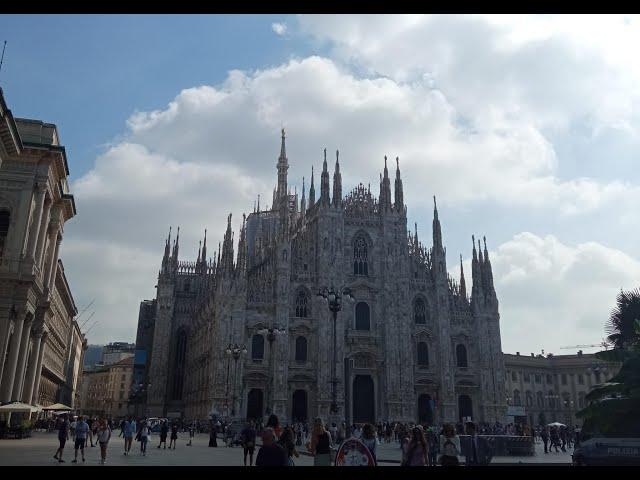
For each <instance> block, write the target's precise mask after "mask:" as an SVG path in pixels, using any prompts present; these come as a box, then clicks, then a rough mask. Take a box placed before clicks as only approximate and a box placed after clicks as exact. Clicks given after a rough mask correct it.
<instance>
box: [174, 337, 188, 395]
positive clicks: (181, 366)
mask: <svg viewBox="0 0 640 480" xmlns="http://www.w3.org/2000/svg"><path fill="white" fill-rule="evenodd" d="M175 345H176V347H175V348H176V350H175V352H176V353H175V362H174V368H173V399H174V400H181V399H182V387H183V386H184V376H185V360H186V353H187V332H185V331H184V330H180V331H179V332H178V335H177V336H176V341H175Z"/></svg>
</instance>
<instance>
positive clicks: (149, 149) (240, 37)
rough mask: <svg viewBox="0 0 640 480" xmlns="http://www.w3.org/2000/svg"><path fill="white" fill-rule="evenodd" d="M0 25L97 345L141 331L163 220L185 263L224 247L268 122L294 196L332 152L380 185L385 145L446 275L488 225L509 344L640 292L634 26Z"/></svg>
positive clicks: (264, 161) (251, 194)
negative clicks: (203, 250) (42, 132)
mask: <svg viewBox="0 0 640 480" xmlns="http://www.w3.org/2000/svg"><path fill="white" fill-rule="evenodd" d="M0 32H2V34H3V35H4V37H5V38H6V39H7V41H8V44H7V53H6V56H5V63H4V66H3V70H2V72H0V86H2V88H3V90H4V93H5V97H6V99H7V101H8V103H9V106H10V108H11V109H12V111H13V113H14V115H16V116H19V117H31V118H38V119H42V120H45V121H50V122H54V123H56V124H57V125H58V127H59V131H60V135H61V139H62V143H63V144H64V145H65V146H66V148H67V152H68V156H69V162H70V169H71V177H72V191H73V193H74V194H75V197H76V204H77V207H78V216H77V217H76V218H74V219H73V220H72V221H70V222H68V224H67V225H66V226H65V235H64V242H63V244H62V249H61V257H62V259H63V261H64V263H65V270H66V273H67V275H68V277H69V283H70V284H71V287H72V290H73V293H74V296H75V299H76V303H77V304H78V306H79V307H80V308H82V307H84V306H85V305H87V304H88V303H89V302H90V301H92V300H93V299H95V303H94V304H93V306H92V307H91V310H92V311H93V310H95V312H96V313H95V316H94V317H93V320H97V323H96V325H95V326H94V327H93V328H92V329H91V331H90V333H89V337H90V342H91V343H102V342H108V341H133V340H134V339H135V330H136V323H137V315H138V305H139V302H140V300H142V299H147V298H153V296H154V292H155V289H154V285H155V284H156V282H155V281H156V277H157V272H158V268H159V266H160V261H161V257H162V252H163V245H164V238H165V237H166V234H167V231H168V229H169V226H170V225H173V226H174V229H175V227H176V226H177V225H180V227H181V246H180V247H181V257H182V259H185V260H188V259H191V260H193V259H195V256H196V254H197V250H198V240H199V238H201V237H202V235H203V231H204V229H205V228H208V230H209V239H210V242H211V244H210V245H214V244H217V242H218V241H219V240H221V239H222V236H223V233H224V227H225V223H226V215H227V214H228V213H229V212H232V213H233V215H234V216H233V220H234V221H233V223H234V226H235V227H236V229H237V226H238V222H239V219H240V218H241V216H242V213H243V212H244V213H249V212H250V211H251V210H252V208H253V202H254V200H255V199H256V197H257V195H258V194H260V195H262V198H263V199H270V198H271V192H272V189H273V186H274V184H275V182H276V170H275V163H276V160H277V156H278V154H279V131H280V128H281V127H282V126H284V127H285V128H286V130H287V137H288V140H287V142H288V143H287V152H288V156H289V162H290V165H291V167H290V170H289V181H290V183H291V184H295V185H297V186H298V191H300V188H301V185H302V177H303V176H305V177H306V178H307V182H308V178H309V176H310V173H311V166H312V165H314V166H315V167H316V171H319V169H320V167H321V162H322V150H323V148H325V147H326V148H327V149H328V151H329V152H334V151H335V150H336V149H339V150H340V160H341V170H342V175H343V191H345V192H346V191H349V190H350V189H351V188H353V187H354V186H355V185H356V184H357V183H359V182H363V183H365V184H367V183H369V182H370V183H371V184H372V186H374V187H375V188H374V190H375V191H376V193H377V185H378V183H377V182H378V175H379V172H380V171H381V169H382V168H383V165H384V155H388V156H389V157H390V158H395V157H396V156H399V157H400V166H401V170H402V174H403V178H404V186H405V202H406V203H407V206H408V219H409V224H410V225H413V223H414V222H417V223H418V233H419V235H420V236H421V238H422V239H423V240H427V239H429V238H430V237H431V218H432V200H431V197H432V195H436V196H437V197H438V206H439V211H440V218H441V221H442V227H443V236H444V242H445V244H446V246H447V254H448V262H449V266H450V269H451V272H452V273H455V274H456V275H457V271H458V270H457V269H458V267H457V259H458V256H459V254H462V255H463V258H464V259H465V262H466V263H467V264H466V267H467V271H468V272H469V271H470V269H469V265H468V260H469V257H470V255H471V235H472V234H475V235H476V236H478V235H480V236H482V235H486V237H487V243H488V246H489V249H490V255H491V258H492V263H493V267H494V277H495V283H496V290H497V293H498V298H499V301H500V314H501V328H502V344H503V350H504V351H505V352H515V351H521V352H523V353H529V352H539V351H540V350H541V349H544V350H545V352H555V353H572V352H573V351H574V350H561V349H560V347H562V346H567V345H576V344H591V343H597V342H599V341H600V340H601V339H602V337H603V336H604V332H603V324H604V322H605V320H606V318H607V317H608V314H609V311H610V309H611V308H612V306H613V303H614V301H615V296H616V293H617V292H618V291H619V290H620V289H621V288H624V289H628V288H635V287H637V286H639V285H640V247H639V243H638V235H637V229H636V226H637V225H638V222H639V220H640V213H639V212H638V205H639V204H640V173H639V172H640V170H639V169H638V168H634V167H635V160H636V157H637V156H638V153H639V152H640V109H639V108H638V107H639V105H640V103H639V102H640V61H639V60H638V56H637V45H639V44H640V18H638V17H632V16H604V15H598V16H462V15H456V16H420V15H418V16H414V15H410V16H398V17H392V16H388V15H385V16H316V15H313V16H283V15H275V16H229V15H222V16H134V15H132V16H123V17H121V16H68V17H64V16H29V17H21V16H10V15H6V16H2V17H0ZM0 40H2V39H0ZM332 155H333V154H332ZM317 180H318V178H316V181H317ZM307 184H308V183H307ZM266 203H270V202H269V201H267V202H266ZM263 204H264V200H263ZM236 237H237V235H236ZM209 251H210V252H211V253H213V248H210V249H209ZM93 320H92V322H93ZM92 322H91V323H92ZM91 323H90V324H91ZM90 324H89V325H90ZM89 325H87V327H88V326H89ZM587 351H595V350H594V349H591V350H587Z"/></svg>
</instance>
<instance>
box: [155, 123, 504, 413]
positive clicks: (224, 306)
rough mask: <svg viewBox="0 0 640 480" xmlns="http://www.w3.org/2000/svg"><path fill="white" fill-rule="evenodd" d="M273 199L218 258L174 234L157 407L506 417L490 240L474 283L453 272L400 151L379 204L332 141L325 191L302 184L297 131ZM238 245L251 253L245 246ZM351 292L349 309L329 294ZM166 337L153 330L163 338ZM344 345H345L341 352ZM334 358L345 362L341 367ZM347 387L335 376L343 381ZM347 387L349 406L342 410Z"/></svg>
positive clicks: (167, 256) (164, 269)
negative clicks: (188, 251)
mask: <svg viewBox="0 0 640 480" xmlns="http://www.w3.org/2000/svg"><path fill="white" fill-rule="evenodd" d="M281 140H282V143H281V150H280V156H279V158H278V161H277V174H278V183H277V186H276V188H275V189H274V192H273V202H272V206H271V208H266V209H261V207H260V202H259V201H258V205H257V206H255V205H254V209H253V213H251V214H250V215H249V216H248V217H245V216H244V215H243V218H242V228H241V230H240V234H239V238H238V241H237V242H235V241H234V232H233V231H232V228H231V215H229V217H228V222H227V229H226V233H225V235H224V241H223V243H222V245H219V247H218V251H217V252H216V254H215V255H214V256H213V260H207V258H208V257H207V238H206V231H205V236H204V241H203V242H202V244H201V249H200V251H199V253H198V258H197V260H196V261H195V262H192V261H191V262H189V261H181V260H179V255H178V251H179V230H178V234H177V235H176V237H175V240H174V241H173V245H172V242H171V232H170V233H169V237H168V238H167V240H166V244H165V251H164V257H163V259H162V266H161V269H160V273H159V276H158V284H157V297H156V299H155V301H152V304H153V308H154V311H153V317H154V318H153V322H152V325H153V329H152V334H151V336H150V340H149V349H148V350H149V351H148V352H147V356H148V360H147V362H148V363H147V364H148V381H149V390H148V395H147V412H148V414H149V415H151V416H167V415H175V416H181V417H183V418H185V419H206V418H207V417H208V416H209V415H210V414H212V413H213V414H218V415H221V416H228V417H231V418H236V419H244V418H262V417H263V416H264V415H266V414H270V413H275V414H276V415H278V416H279V418H280V420H281V422H290V421H292V420H306V419H311V418H313V417H316V416H320V417H322V418H323V419H326V420H330V421H343V420H346V421H347V422H350V423H358V422H366V421H370V422H377V421H385V420H391V421H421V422H429V423H431V422H444V421H452V422H455V421H458V420H460V419H463V418H467V417H470V418H472V419H473V420H474V421H481V422H483V421H487V422H495V421H502V420H503V419H504V416H505V414H506V394H505V385H504V382H505V369H504V360H503V356H502V349H501V342H500V325H499V319H500V316H499V313H498V299H497V297H496V292H495V289H494V285H493V276H492V269H491V262H490V260H489V253H488V251H487V246H486V241H485V242H484V249H483V248H482V247H481V244H480V240H478V244H477V249H476V242H475V239H474V240H473V251H472V255H473V260H472V272H471V276H472V289H471V295H470V296H469V295H468V294H467V286H466V282H465V277H464V272H463V268H462V257H460V262H461V263H460V278H459V280H455V279H453V278H451V277H450V275H449V274H448V273H447V264H446V249H445V248H444V246H443V241H442V230H441V226H440V220H439V218H438V210H437V206H436V204H435V198H434V213H433V240H432V245H431V246H430V247H426V246H424V245H423V243H422V242H421V241H420V240H419V239H418V233H417V225H416V227H415V231H414V233H411V232H410V231H408V229H407V207H406V206H405V204H404V195H403V188H402V179H401V175H400V166H399V161H398V159H397V158H396V171H395V182H394V192H393V195H392V192H391V179H390V177H389V171H388V168H387V159H386V157H385V164H384V171H383V173H382V174H381V176H380V190H379V195H378V198H375V196H374V195H373V194H372V193H371V188H370V186H364V185H363V184H360V185H358V186H357V187H356V188H355V189H354V190H353V191H351V192H350V193H348V194H347V195H345V196H343V194H342V178H341V174H340V162H339V154H338V152H336V159H335V168H334V171H333V188H332V189H331V188H330V187H331V185H330V180H329V178H330V176H329V170H328V167H327V158H326V150H325V154H324V163H323V167H322V173H321V175H320V195H319V196H318V198H316V190H315V186H314V175H313V169H312V173H311V184H310V188H309V191H308V198H307V197H306V191H305V188H304V180H303V189H302V193H301V198H300V199H299V198H298V194H297V193H294V194H292V193H291V191H290V189H289V187H288V185H287V171H288V169H289V161H288V159H287V152H286V145H285V133H284V130H283V131H282V139H281ZM234 245H237V254H236V253H235V252H234ZM332 287H333V288H334V289H335V290H336V291H338V292H341V291H342V290H343V289H344V288H348V289H349V291H350V294H351V297H352V299H349V300H347V299H346V298H344V299H343V302H342V308H341V309H340V311H339V312H338V314H337V321H336V325H335V327H336V330H335V332H337V334H336V337H335V339H334V336H333V335H334V324H333V321H334V317H333V313H332V312H331V311H330V309H329V307H328V303H327V300H326V299H325V298H323V297H322V296H319V295H318V292H320V291H322V290H323V289H325V288H332ZM151 339H152V340H151ZM334 345H335V349H336V351H335V352H334ZM334 358H335V359H336V363H335V364H334V363H333V362H334ZM332 382H335V383H334V384H333V385H332ZM332 388H335V389H336V390H335V400H337V411H334V409H333V408H331V406H332V401H333V400H334V397H333V391H332Z"/></svg>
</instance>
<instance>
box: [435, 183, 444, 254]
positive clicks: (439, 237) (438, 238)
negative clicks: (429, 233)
mask: <svg viewBox="0 0 640 480" xmlns="http://www.w3.org/2000/svg"><path fill="white" fill-rule="evenodd" d="M433 248H434V249H437V250H438V251H442V229H441V227H440V220H439V219H438V205H437V204H436V196H435V195H434V196H433Z"/></svg>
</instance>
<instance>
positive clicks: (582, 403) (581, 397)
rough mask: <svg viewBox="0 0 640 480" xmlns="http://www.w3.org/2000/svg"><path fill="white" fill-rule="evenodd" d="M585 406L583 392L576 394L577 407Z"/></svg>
mask: <svg viewBox="0 0 640 480" xmlns="http://www.w3.org/2000/svg"><path fill="white" fill-rule="evenodd" d="M585 406H586V405H585V398H584V392H580V393H579V394H578V407H580V408H584V407H585Z"/></svg>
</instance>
